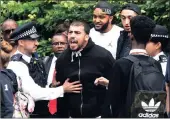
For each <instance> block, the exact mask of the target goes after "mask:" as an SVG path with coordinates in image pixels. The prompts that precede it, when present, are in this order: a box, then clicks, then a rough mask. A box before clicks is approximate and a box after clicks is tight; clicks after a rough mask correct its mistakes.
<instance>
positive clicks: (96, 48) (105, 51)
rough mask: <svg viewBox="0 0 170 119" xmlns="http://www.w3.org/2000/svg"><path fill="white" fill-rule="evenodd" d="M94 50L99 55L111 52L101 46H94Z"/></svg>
mask: <svg viewBox="0 0 170 119" xmlns="http://www.w3.org/2000/svg"><path fill="white" fill-rule="evenodd" d="M94 48H95V50H96V52H98V53H97V54H99V55H102V54H109V53H110V51H108V50H107V49H105V48H104V47H102V46H99V45H97V44H95V45H94Z"/></svg>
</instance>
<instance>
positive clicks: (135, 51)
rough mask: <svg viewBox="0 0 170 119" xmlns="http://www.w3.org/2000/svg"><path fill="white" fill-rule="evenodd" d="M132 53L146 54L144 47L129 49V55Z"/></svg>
mask: <svg viewBox="0 0 170 119" xmlns="http://www.w3.org/2000/svg"><path fill="white" fill-rule="evenodd" d="M134 53H137V54H143V55H147V54H148V53H147V52H146V50H145V49H132V50H130V53H129V54H130V55H131V54H134Z"/></svg>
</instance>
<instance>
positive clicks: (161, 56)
mask: <svg viewBox="0 0 170 119" xmlns="http://www.w3.org/2000/svg"><path fill="white" fill-rule="evenodd" d="M167 60H168V59H167V56H166V55H160V56H159V62H161V63H163V62H167Z"/></svg>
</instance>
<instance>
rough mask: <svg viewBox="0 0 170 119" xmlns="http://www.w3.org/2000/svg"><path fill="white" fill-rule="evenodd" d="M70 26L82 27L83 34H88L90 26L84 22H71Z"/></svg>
mask: <svg viewBox="0 0 170 119" xmlns="http://www.w3.org/2000/svg"><path fill="white" fill-rule="evenodd" d="M70 26H84V31H85V33H86V34H89V33H90V26H89V25H88V24H87V23H86V22H84V21H73V22H72V23H71V24H70Z"/></svg>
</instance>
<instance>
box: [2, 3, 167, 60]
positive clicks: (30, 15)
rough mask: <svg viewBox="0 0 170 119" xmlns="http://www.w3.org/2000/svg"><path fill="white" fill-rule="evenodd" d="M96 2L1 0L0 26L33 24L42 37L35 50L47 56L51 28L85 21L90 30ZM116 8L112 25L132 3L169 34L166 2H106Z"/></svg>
mask: <svg viewBox="0 0 170 119" xmlns="http://www.w3.org/2000/svg"><path fill="white" fill-rule="evenodd" d="M98 1H99V0H93V1H89V0H67V1H66V0H8V1H7V0H1V2H0V12H1V14H0V15H1V17H0V23H2V22H3V21H4V20H6V19H8V18H10V19H14V20H16V21H17V23H18V24H19V25H22V24H24V23H26V22H29V21H36V22H37V24H38V31H39V33H40V34H41V35H42V37H41V40H40V45H39V47H38V53H39V56H40V57H41V56H45V55H49V54H50V51H51V48H50V43H49V42H50V38H51V36H52V34H53V33H54V29H55V28H56V26H57V25H58V24H60V23H63V22H64V21H70V22H71V21H73V20H84V21H86V22H87V23H89V24H90V26H91V27H93V24H92V13H93V7H94V6H95V5H96V3H97V2H98ZM108 1H109V2H110V3H111V4H113V6H114V8H115V12H116V15H115V22H116V24H118V25H119V26H121V22H120V18H119V11H120V8H121V6H122V5H124V4H126V3H128V2H132V3H135V4H137V5H139V6H140V7H141V10H142V14H143V15H147V16H149V17H150V18H152V19H154V20H155V21H156V23H158V24H161V25H165V26H166V27H167V28H168V29H169V31H170V1H169V0H108Z"/></svg>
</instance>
